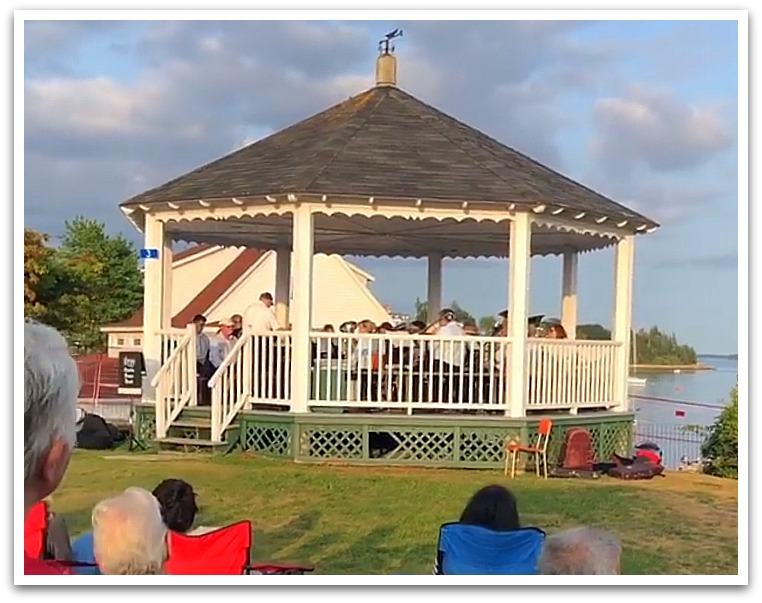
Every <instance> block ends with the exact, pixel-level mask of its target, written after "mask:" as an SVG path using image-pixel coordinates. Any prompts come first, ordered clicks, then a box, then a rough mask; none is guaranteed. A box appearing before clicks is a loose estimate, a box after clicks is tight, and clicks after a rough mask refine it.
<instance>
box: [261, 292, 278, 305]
mask: <svg viewBox="0 0 762 603" xmlns="http://www.w3.org/2000/svg"><path fill="white" fill-rule="evenodd" d="M259 301H261V302H262V303H263V304H264V305H265V306H267V307H268V308H271V307H272V305H273V304H274V303H275V300H274V299H273V294H272V293H268V292H267V291H265V292H264V293H262V294H261V295H260V296H259Z"/></svg>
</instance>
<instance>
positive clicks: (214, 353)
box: [209, 318, 235, 371]
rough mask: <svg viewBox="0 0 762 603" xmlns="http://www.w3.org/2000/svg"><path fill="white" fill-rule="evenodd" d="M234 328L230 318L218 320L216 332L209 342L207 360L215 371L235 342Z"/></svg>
mask: <svg viewBox="0 0 762 603" xmlns="http://www.w3.org/2000/svg"><path fill="white" fill-rule="evenodd" d="M234 328H235V326H234V325H233V321H232V320H230V319H227V318H224V319H222V320H221V321H220V322H219V329H218V330H217V334H216V335H215V336H214V337H213V338H212V340H211V341H210V342H209V362H211V363H212V366H213V367H214V370H215V371H216V370H217V369H218V368H220V365H221V364H222V363H223V362H224V360H225V358H226V357H227V355H228V354H229V353H230V350H231V349H232V348H233V345H234V344H235V339H234V338H233V330H234Z"/></svg>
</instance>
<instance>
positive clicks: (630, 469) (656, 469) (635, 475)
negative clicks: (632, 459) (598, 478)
mask: <svg viewBox="0 0 762 603" xmlns="http://www.w3.org/2000/svg"><path fill="white" fill-rule="evenodd" d="M663 473H664V467H662V466H661V465H654V464H653V463H633V464H632V465H620V466H618V467H614V468H613V469H611V470H610V471H609V475H610V476H611V477H615V478H617V479H653V478H654V477H656V476H657V475H661V476H662V477H664V475H662V474H663Z"/></svg>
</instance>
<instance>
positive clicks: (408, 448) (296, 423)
mask: <svg viewBox="0 0 762 603" xmlns="http://www.w3.org/2000/svg"><path fill="white" fill-rule="evenodd" d="M472 412H473V411H472ZM481 412H483V413H484V414H466V413H465V412H457V411H442V412H438V413H434V412H432V411H428V412H427V411H422V412H421V414H418V413H416V414H414V415H412V416H409V415H407V414H402V413H400V412H396V411H390V410H379V411H377V412H362V411H358V410H356V409H352V410H351V411H350V410H348V409H344V411H338V412H328V411H325V410H322V411H318V412H315V411H313V412H309V413H292V412H288V411H281V412H278V411H274V410H265V409H261V408H255V409H252V410H244V411H242V412H240V413H238V415H237V416H236V419H235V421H234V422H233V423H232V424H231V426H230V427H229V429H228V430H227V431H226V433H225V437H224V440H225V441H224V445H223V446H222V447H221V448H222V449H223V450H241V451H247V452H253V453H256V454H259V455H263V456H267V457H273V458H282V459H288V460H294V461H298V462H330V463H347V464H369V465H417V466H432V467H461V468H475V469H479V468H481V469H494V468H498V467H502V466H503V463H504V459H505V442H506V439H507V438H521V440H522V441H524V442H526V441H529V440H530V439H531V438H533V437H534V436H535V435H536V433H537V427H538V424H539V419H540V417H539V416H527V417H523V418H510V417H505V416H502V415H497V414H489V413H487V412H486V411H481ZM542 416H543V417H548V416H550V417H551V418H552V419H553V422H554V424H553V431H552V433H551V439H550V444H549V449H548V450H549V453H548V458H549V460H551V462H555V461H556V460H557V459H558V457H559V454H560V452H561V446H562V444H563V441H564V438H565V434H566V431H567V430H568V429H571V428H572V427H582V428H585V429H587V430H588V431H589V432H590V434H591V437H592V440H593V445H594V450H595V452H596V456H597V458H600V459H607V458H610V457H611V455H612V454H613V453H617V454H622V455H624V454H627V452H628V450H629V447H630V443H631V439H632V429H633V421H634V415H633V414H632V413H620V412H605V411H598V412H586V413H581V414H578V415H569V414H557V415H553V414H551V415H549V414H548V413H544V414H543V415H542ZM210 427H211V409H210V408H202V407H189V408H185V409H184V410H183V412H182V413H181V415H180V418H179V420H178V421H177V422H176V424H175V425H174V426H173V427H172V428H171V430H170V437H172V438H174V439H173V441H177V442H179V441H180V440H181V439H182V441H183V443H182V445H181V447H182V448H183V449H186V450H194V449H207V448H208V446H209V440H208V437H209V436H208V433H209V430H210ZM136 432H137V439H138V441H140V442H141V443H143V444H144V445H150V444H151V442H153V441H156V432H155V406H154V405H153V404H139V405H137V406H136ZM161 442H162V441H161V440H158V441H157V443H158V444H159V445H161ZM194 442H195V444H194Z"/></svg>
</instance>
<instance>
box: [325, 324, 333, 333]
mask: <svg viewBox="0 0 762 603" xmlns="http://www.w3.org/2000/svg"><path fill="white" fill-rule="evenodd" d="M334 332H335V331H334V328H333V325H330V324H329V325H324V326H323V333H334Z"/></svg>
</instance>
